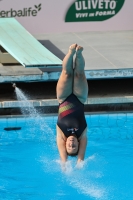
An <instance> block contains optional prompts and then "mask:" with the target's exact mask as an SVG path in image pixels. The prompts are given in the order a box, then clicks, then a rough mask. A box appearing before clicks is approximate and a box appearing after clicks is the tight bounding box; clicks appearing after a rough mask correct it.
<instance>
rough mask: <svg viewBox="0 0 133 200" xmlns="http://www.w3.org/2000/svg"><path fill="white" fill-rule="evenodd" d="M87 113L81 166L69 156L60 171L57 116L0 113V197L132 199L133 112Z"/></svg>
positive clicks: (30, 199) (20, 199)
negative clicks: (2, 116)
mask: <svg viewBox="0 0 133 200" xmlns="http://www.w3.org/2000/svg"><path fill="white" fill-rule="evenodd" d="M86 119H87V124H88V127H89V129H88V133H87V134H88V145H87V150H86V156H85V161H84V163H83V166H82V167H81V169H77V168H76V158H71V157H69V158H68V162H67V168H66V171H62V169H61V166H60V159H59V154H58V151H57V147H56V130H55V125H56V121H57V116H47V117H46V116H44V117H37V118H27V117H24V118H22V117H20V118H19V117H18V118H0V200H44V199H46V200H68V199H69V200H73V199H74V198H75V199H79V200H80V199H83V200H125V199H127V200H133V187H132V182H133V144H132V143H133V114H132V113H116V114H93V115H86ZM7 127H21V130H16V131H15V130H12V131H5V130H4V128H7Z"/></svg>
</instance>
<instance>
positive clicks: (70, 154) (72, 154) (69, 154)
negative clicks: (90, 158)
mask: <svg viewBox="0 0 133 200" xmlns="http://www.w3.org/2000/svg"><path fill="white" fill-rule="evenodd" d="M78 152H79V148H78V150H77V152H76V153H68V152H67V155H68V156H71V157H74V156H77V155H78Z"/></svg>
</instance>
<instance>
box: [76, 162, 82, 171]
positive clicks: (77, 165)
mask: <svg viewBox="0 0 133 200" xmlns="http://www.w3.org/2000/svg"><path fill="white" fill-rule="evenodd" d="M83 166H84V161H83V160H78V161H77V164H76V168H77V169H82V168H83Z"/></svg>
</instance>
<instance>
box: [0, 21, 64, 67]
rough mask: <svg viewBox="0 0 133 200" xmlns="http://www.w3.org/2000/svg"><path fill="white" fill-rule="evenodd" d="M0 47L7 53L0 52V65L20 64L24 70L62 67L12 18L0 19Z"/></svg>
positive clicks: (59, 61)
mask: <svg viewBox="0 0 133 200" xmlns="http://www.w3.org/2000/svg"><path fill="white" fill-rule="evenodd" d="M0 45H1V46H2V47H3V48H4V49H5V50H6V51H7V53H2V52H0V62H1V63H6V64H7V63H8V64H9V63H14V64H17V63H20V64H21V65H23V66H24V67H25V68H36V67H37V68H54V67H56V68H57V67H59V68H61V66H62V60H60V59H59V58H58V57H56V56H55V55H54V54H53V53H51V52H50V51H49V50H48V49H46V48H45V47H44V46H43V45H42V44H41V43H40V42H38V41H37V39H35V38H34V37H33V36H32V35H31V34H30V33H29V32H28V31H27V30H26V29H25V28H24V27H23V26H22V25H21V24H20V23H19V22H18V21H17V20H16V19H14V18H1V19H0Z"/></svg>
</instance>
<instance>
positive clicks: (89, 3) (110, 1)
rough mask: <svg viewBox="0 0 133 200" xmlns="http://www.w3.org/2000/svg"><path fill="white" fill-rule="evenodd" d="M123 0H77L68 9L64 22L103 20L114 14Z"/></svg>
mask: <svg viewBox="0 0 133 200" xmlns="http://www.w3.org/2000/svg"><path fill="white" fill-rule="evenodd" d="M124 1H125V0H78V1H75V2H74V3H73V4H72V5H71V6H70V8H69V9H68V11H67V13H66V16H65V22H86V21H104V20H107V19H109V18H111V17H113V16H115V15H116V14H117V13H118V12H119V11H120V10H121V8H122V6H123V4H124Z"/></svg>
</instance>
